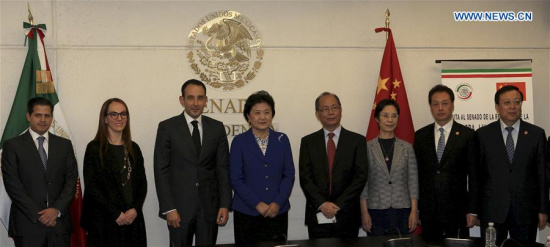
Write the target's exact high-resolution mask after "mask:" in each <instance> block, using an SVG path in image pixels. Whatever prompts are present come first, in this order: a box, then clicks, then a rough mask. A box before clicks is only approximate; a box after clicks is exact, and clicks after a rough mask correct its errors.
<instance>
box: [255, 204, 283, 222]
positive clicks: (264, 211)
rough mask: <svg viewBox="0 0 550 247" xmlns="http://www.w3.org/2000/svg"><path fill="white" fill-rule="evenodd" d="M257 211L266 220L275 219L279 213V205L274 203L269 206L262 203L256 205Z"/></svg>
mask: <svg viewBox="0 0 550 247" xmlns="http://www.w3.org/2000/svg"><path fill="white" fill-rule="evenodd" d="M256 210H257V211H258V212H259V213H260V214H261V215H262V216H263V217H264V218H268V217H269V218H275V216H277V214H278V213H279V204H277V203H275V202H272V203H270V204H269V205H267V204H266V203H265V202H260V203H258V205H256Z"/></svg>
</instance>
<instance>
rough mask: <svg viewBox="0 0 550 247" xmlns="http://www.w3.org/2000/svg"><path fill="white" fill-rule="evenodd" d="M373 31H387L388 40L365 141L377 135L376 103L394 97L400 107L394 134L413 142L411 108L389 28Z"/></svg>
mask: <svg viewBox="0 0 550 247" xmlns="http://www.w3.org/2000/svg"><path fill="white" fill-rule="evenodd" d="M375 31H376V32H377V33H379V32H382V31H386V32H388V40H387V41H386V48H385V49H384V56H383V57H382V65H380V75H379V76H378V85H377V87H376V95H375V96H374V103H373V105H372V109H371V114H370V120H369V127H368V129H367V141H369V140H372V139H373V138H375V137H377V136H378V124H377V123H376V120H375V119H374V109H375V108H376V104H377V103H378V102H379V101H380V100H383V99H394V100H395V101H397V103H398V104H399V108H400V114H399V123H398V124H397V129H395V135H396V136H397V137H399V138H400V139H403V140H405V141H407V142H410V143H413V140H414V127H413V122H412V117H411V110H410V109H409V100H408V99H407V91H406V90H405V83H404V81H403V76H401V69H400V67H399V60H398V59H397V51H396V50H395V44H394V42H393V35H392V32H391V29H389V28H377V29H375Z"/></svg>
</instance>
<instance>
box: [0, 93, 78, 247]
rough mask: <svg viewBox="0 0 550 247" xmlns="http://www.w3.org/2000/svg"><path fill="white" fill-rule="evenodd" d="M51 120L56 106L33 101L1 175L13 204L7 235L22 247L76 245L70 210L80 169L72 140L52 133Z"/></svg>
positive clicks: (8, 149)
mask: <svg viewBox="0 0 550 247" xmlns="http://www.w3.org/2000/svg"><path fill="white" fill-rule="evenodd" d="M52 120H53V105H52V103H51V102H50V101H49V100H47V99H45V98H41V97H36V98H32V99H31V100H29V102H28V107H27V121H28V122H29V130H28V131H27V132H25V133H23V134H22V135H20V136H17V137H14V138H12V139H10V140H8V141H6V142H5V143H4V147H3V148H4V149H3V153H2V173H3V178H4V186H5V188H6V192H8V195H9V196H10V198H11V200H12V204H11V209H10V224H9V229H8V234H9V236H10V237H13V240H14V242H15V246H17V247H26V246H50V247H52V246H53V247H58V246H62V247H68V246H69V245H70V242H71V241H70V240H71V230H72V225H71V215H70V212H69V207H70V205H71V202H72V201H73V197H74V195H75V193H76V179H77V177H78V168H77V166H76V160H75V156H74V151H73V146H72V144H71V141H69V140H67V139H65V138H62V137H59V136H56V135H54V134H52V133H49V132H48V129H50V125H51V123H52Z"/></svg>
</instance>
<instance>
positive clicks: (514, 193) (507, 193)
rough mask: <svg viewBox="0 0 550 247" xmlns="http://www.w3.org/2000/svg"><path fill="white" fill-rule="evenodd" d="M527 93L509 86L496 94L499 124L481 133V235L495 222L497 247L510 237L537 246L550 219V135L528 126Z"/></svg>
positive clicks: (484, 129)
mask: <svg viewBox="0 0 550 247" xmlns="http://www.w3.org/2000/svg"><path fill="white" fill-rule="evenodd" d="M522 103H523V93H522V92H521V91H520V90H519V89H518V88H517V87H515V86H510V85H508V86H504V87H502V88H501V89H499V90H498V91H497V92H496V94H495V109H496V111H497V112H498V114H499V115H500V120H497V121H495V122H493V123H491V124H489V125H487V126H484V127H482V128H479V129H478V130H477V137H478V138H477V139H478V141H479V151H480V157H479V159H480V164H479V169H480V174H479V175H480V179H479V183H480V194H481V196H480V200H481V210H480V211H481V212H480V214H479V216H480V219H481V235H482V237H484V236H485V230H486V229H487V225H488V223H489V222H493V223H494V224H495V228H496V230H497V241H496V244H497V245H500V244H501V243H502V241H503V240H504V239H506V237H507V235H508V233H510V237H511V238H513V239H515V240H517V241H519V242H522V243H523V244H526V245H527V244H529V245H530V244H532V243H534V241H535V240H536V236H537V225H538V226H539V228H541V229H542V228H544V227H545V224H546V219H547V217H548V216H547V206H548V205H547V204H548V187H547V186H546V178H545V168H546V140H545V139H546V135H545V133H544V130H543V129H541V128H540V127H537V126H535V125H533V124H530V123H527V122H525V121H523V120H522V119H521V118H520V117H521V105H522Z"/></svg>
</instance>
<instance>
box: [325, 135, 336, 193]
mask: <svg viewBox="0 0 550 247" xmlns="http://www.w3.org/2000/svg"><path fill="white" fill-rule="evenodd" d="M333 137H334V133H328V142H327V156H328V176H329V183H330V188H329V193H330V194H332V167H333V165H334V156H335V155H336V143H334V140H333V139H332V138H333Z"/></svg>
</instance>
